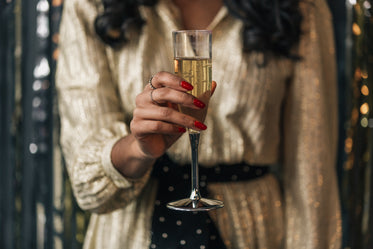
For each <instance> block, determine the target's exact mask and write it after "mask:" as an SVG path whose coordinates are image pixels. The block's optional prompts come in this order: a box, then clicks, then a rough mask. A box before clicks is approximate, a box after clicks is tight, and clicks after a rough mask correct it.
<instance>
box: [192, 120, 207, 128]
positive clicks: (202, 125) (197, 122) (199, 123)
mask: <svg viewBox="0 0 373 249" xmlns="http://www.w3.org/2000/svg"><path fill="white" fill-rule="evenodd" d="M194 126H195V127H196V128H198V129H200V130H206V129H207V126H206V125H204V124H203V123H201V122H199V121H194Z"/></svg>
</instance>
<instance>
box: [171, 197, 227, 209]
mask: <svg viewBox="0 0 373 249" xmlns="http://www.w3.org/2000/svg"><path fill="white" fill-rule="evenodd" d="M167 207H168V208H169V209H173V210H178V211H191V212H196V211H209V210H214V209H218V208H222V207H224V203H223V202H222V201H218V200H212V199H206V198H201V199H199V200H192V199H190V198H186V199H181V200H178V201H174V202H170V203H168V204H167Z"/></svg>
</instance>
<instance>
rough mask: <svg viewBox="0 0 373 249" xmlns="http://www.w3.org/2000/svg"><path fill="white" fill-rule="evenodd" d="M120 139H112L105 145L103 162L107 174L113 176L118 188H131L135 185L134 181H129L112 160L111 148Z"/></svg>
mask: <svg viewBox="0 0 373 249" xmlns="http://www.w3.org/2000/svg"><path fill="white" fill-rule="evenodd" d="M118 139H119V138H114V139H111V140H109V141H108V143H107V144H106V145H105V147H104V149H103V151H102V154H101V162H102V165H103V168H104V171H105V173H106V175H108V176H109V177H110V178H111V180H112V181H113V182H114V184H115V186H117V187H118V188H129V187H132V186H133V181H129V180H128V179H126V178H125V177H124V176H123V175H122V174H121V173H119V171H118V170H117V169H116V168H115V167H114V165H113V163H112V161H111V150H112V148H113V146H114V144H115V143H116V142H117V141H118Z"/></svg>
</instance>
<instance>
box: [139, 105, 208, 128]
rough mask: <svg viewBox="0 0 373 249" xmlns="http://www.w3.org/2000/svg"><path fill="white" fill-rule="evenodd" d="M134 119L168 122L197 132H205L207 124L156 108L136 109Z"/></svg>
mask: <svg viewBox="0 0 373 249" xmlns="http://www.w3.org/2000/svg"><path fill="white" fill-rule="evenodd" d="M133 115H134V118H135V117H136V119H140V120H154V121H161V122H167V123H170V124H174V125H177V126H181V127H187V128H191V129H197V130H205V129H206V128H207V127H206V125H205V124H203V123H201V122H199V121H198V120H196V119H195V118H193V117H191V116H188V115H186V114H183V113H181V112H179V111H176V110H174V109H172V108H168V107H162V106H156V107H154V108H136V109H135V110H134V112H133Z"/></svg>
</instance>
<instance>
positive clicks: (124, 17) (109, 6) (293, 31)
mask: <svg viewBox="0 0 373 249" xmlns="http://www.w3.org/2000/svg"><path fill="white" fill-rule="evenodd" d="M299 1H300V0H224V4H225V5H226V6H227V8H228V10H229V12H230V14H231V15H232V16H234V17H235V18H238V19H240V20H241V21H242V22H243V24H244V29H243V48H244V51H246V52H248V51H259V52H267V51H270V52H272V53H274V54H276V55H282V56H285V57H288V58H297V56H296V55H294V54H292V53H291V49H292V47H293V46H294V45H295V44H297V43H298V42H299V37H300V33H301V30H300V23H301V21H302V15H301V13H300V10H299ZM102 2H103V5H104V12H103V13H101V14H99V15H98V16H97V17H96V20H95V29H96V33H97V34H98V36H99V37H100V38H101V39H102V40H103V41H104V42H105V43H106V44H108V45H110V46H112V47H119V46H121V45H122V44H123V43H125V42H126V41H127V40H128V39H130V37H129V35H128V33H129V32H128V30H129V29H130V28H133V27H134V28H141V27H142V25H144V24H145V21H146V20H143V19H142V17H141V15H140V13H139V10H138V6H139V5H148V6H152V5H155V4H156V2H157V0H102Z"/></svg>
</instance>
